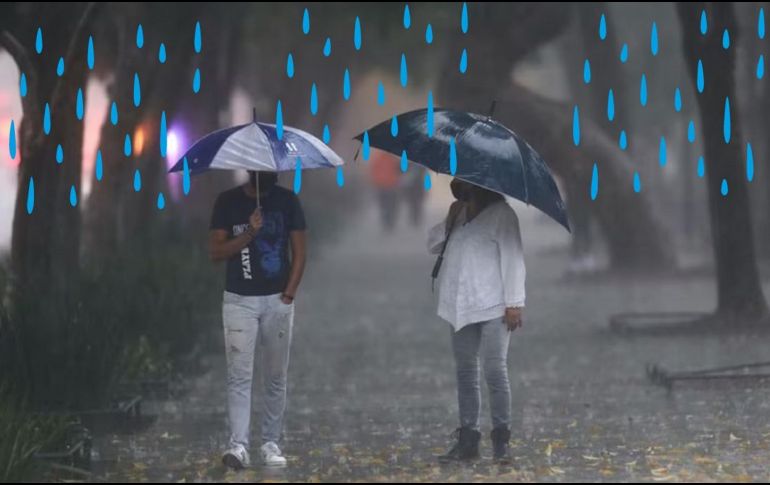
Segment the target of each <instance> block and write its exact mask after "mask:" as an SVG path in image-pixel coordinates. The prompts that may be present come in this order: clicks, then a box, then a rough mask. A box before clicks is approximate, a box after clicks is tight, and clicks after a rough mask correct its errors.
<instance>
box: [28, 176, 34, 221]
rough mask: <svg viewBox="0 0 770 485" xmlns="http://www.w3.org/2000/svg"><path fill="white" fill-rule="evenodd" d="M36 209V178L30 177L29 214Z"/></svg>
mask: <svg viewBox="0 0 770 485" xmlns="http://www.w3.org/2000/svg"><path fill="white" fill-rule="evenodd" d="M33 210H35V179H34V178H32V177H30V178H29V184H27V214H32V211H33Z"/></svg>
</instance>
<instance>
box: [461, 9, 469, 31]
mask: <svg viewBox="0 0 770 485" xmlns="http://www.w3.org/2000/svg"><path fill="white" fill-rule="evenodd" d="M460 30H462V32H463V34H467V33H468V4H467V3H465V2H463V10H462V12H461V13H460Z"/></svg>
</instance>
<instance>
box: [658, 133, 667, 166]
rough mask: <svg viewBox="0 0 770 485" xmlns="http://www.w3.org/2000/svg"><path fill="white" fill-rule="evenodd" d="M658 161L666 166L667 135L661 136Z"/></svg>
mask: <svg viewBox="0 0 770 485" xmlns="http://www.w3.org/2000/svg"><path fill="white" fill-rule="evenodd" d="M658 163H660V166H661V167H665V166H666V137H665V136H661V137H660V145H659V146H658Z"/></svg>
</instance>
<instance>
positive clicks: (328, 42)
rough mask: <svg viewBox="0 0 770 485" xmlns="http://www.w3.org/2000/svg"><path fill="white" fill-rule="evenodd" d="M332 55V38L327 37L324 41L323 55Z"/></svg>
mask: <svg viewBox="0 0 770 485" xmlns="http://www.w3.org/2000/svg"><path fill="white" fill-rule="evenodd" d="M330 55H332V40H331V39H330V38H329V37H327V38H326V42H324V57H329V56H330Z"/></svg>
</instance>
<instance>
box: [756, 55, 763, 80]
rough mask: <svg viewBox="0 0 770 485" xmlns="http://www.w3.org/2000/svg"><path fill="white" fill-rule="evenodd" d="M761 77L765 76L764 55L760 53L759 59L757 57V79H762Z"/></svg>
mask: <svg viewBox="0 0 770 485" xmlns="http://www.w3.org/2000/svg"><path fill="white" fill-rule="evenodd" d="M763 77H765V56H764V54H760V55H759V59H757V79H762V78H763Z"/></svg>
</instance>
